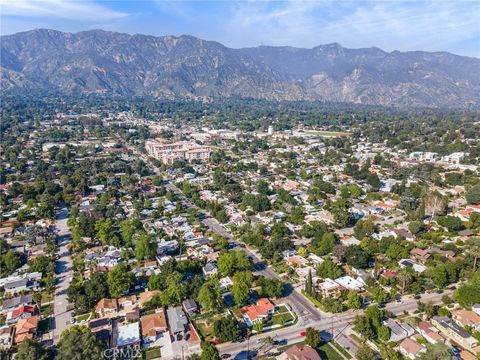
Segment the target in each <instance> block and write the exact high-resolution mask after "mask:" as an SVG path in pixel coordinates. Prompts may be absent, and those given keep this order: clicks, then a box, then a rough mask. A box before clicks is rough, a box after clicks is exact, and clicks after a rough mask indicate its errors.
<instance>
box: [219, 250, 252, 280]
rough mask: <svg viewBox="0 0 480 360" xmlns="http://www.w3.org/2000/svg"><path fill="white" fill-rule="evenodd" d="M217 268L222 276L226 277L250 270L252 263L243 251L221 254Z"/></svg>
mask: <svg viewBox="0 0 480 360" xmlns="http://www.w3.org/2000/svg"><path fill="white" fill-rule="evenodd" d="M217 266H218V270H219V271H220V273H221V274H222V275H224V276H228V275H232V274H233V273H235V272H237V271H247V270H251V269H252V262H251V260H250V259H249V258H248V256H247V254H246V253H245V252H244V251H241V250H236V251H229V252H225V253H223V254H221V255H220V256H219V258H218V261H217Z"/></svg>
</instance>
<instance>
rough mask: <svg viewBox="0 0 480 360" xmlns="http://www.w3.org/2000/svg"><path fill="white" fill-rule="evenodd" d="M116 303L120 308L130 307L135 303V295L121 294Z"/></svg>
mask: <svg viewBox="0 0 480 360" xmlns="http://www.w3.org/2000/svg"><path fill="white" fill-rule="evenodd" d="M117 304H118V306H119V307H120V308H121V309H126V308H131V307H133V306H134V305H137V295H129V296H123V297H121V298H120V299H118V301H117Z"/></svg>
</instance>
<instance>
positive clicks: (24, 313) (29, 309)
mask: <svg viewBox="0 0 480 360" xmlns="http://www.w3.org/2000/svg"><path fill="white" fill-rule="evenodd" d="M36 311H37V307H36V306H30V305H22V306H20V307H19V308H18V309H15V310H13V311H11V312H10V313H8V316H7V324H14V323H16V322H17V321H18V320H20V319H26V318H29V317H32V316H33V315H34V314H35V312H36Z"/></svg>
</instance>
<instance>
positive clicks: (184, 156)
mask: <svg viewBox="0 0 480 360" xmlns="http://www.w3.org/2000/svg"><path fill="white" fill-rule="evenodd" d="M145 148H146V149H147V152H148V154H149V155H150V156H152V157H154V158H155V159H158V160H161V161H162V162H164V163H166V164H171V163H173V162H174V161H176V160H185V161H191V160H202V161H204V160H207V159H208V158H209V157H210V152H211V151H210V148H209V147H208V146H204V145H198V144H195V143H192V142H186V141H181V142H176V143H161V142H158V141H155V140H151V141H147V142H146V144H145Z"/></svg>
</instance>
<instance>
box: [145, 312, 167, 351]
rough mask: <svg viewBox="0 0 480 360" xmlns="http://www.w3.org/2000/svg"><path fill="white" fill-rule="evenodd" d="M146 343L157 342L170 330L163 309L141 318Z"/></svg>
mask: <svg viewBox="0 0 480 360" xmlns="http://www.w3.org/2000/svg"><path fill="white" fill-rule="evenodd" d="M140 323H141V325H142V337H143V342H144V343H150V342H155V341H156V340H157V339H158V338H159V337H161V336H162V334H163V333H164V332H166V331H167V330H168V326H167V319H166V317H165V313H164V312H163V310H160V311H159V312H156V313H154V314H150V315H144V316H142V317H141V318H140Z"/></svg>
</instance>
